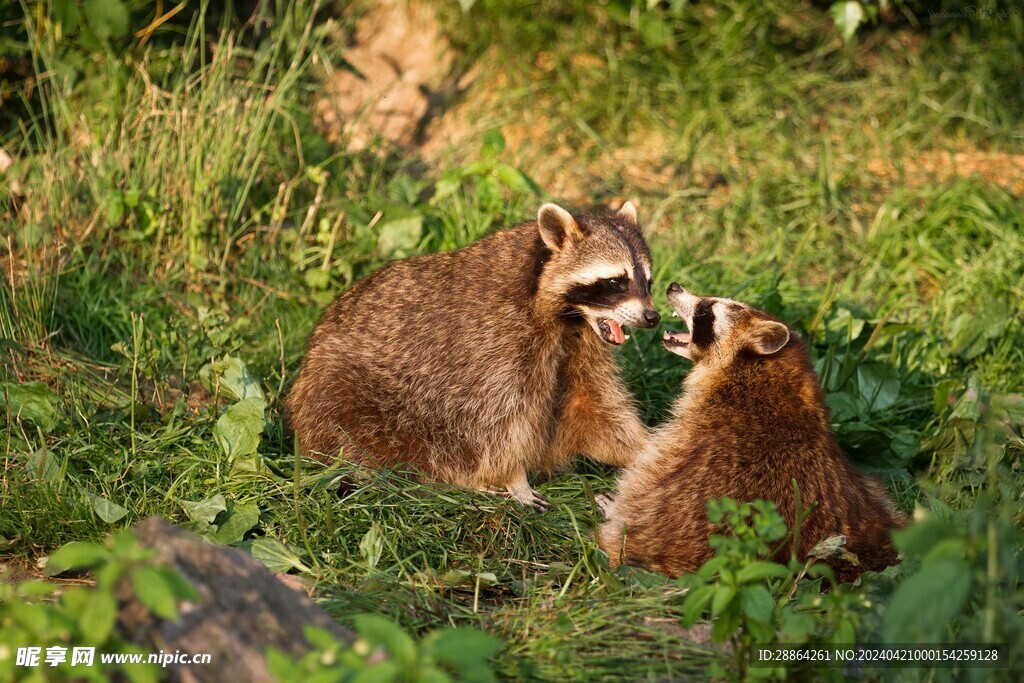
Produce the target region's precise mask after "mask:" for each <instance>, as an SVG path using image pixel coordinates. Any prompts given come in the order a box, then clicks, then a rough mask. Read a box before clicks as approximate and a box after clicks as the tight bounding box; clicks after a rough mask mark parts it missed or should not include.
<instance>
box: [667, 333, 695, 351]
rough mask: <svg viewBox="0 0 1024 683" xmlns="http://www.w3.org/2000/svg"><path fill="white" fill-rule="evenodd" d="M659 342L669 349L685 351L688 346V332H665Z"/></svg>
mask: <svg viewBox="0 0 1024 683" xmlns="http://www.w3.org/2000/svg"><path fill="white" fill-rule="evenodd" d="M661 342H662V343H663V344H664V345H665V346H666V348H669V349H685V348H686V347H687V346H689V345H690V333H689V332H676V333H674V334H673V333H672V332H666V333H665V335H664V336H663V337H662V338H661Z"/></svg>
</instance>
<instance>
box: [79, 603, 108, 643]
mask: <svg viewBox="0 0 1024 683" xmlns="http://www.w3.org/2000/svg"><path fill="white" fill-rule="evenodd" d="M115 621H117V601H116V600H115V599H114V596H113V595H111V594H110V593H108V592H106V591H103V590H93V591H91V592H90V594H89V598H88V600H86V603H85V609H84V610H83V611H82V614H81V616H80V617H79V623H80V629H81V631H82V633H87V634H89V638H90V639H91V641H92V642H95V643H97V644H98V643H105V642H106V641H107V638H109V637H110V632H111V631H112V630H113V629H114V622H115Z"/></svg>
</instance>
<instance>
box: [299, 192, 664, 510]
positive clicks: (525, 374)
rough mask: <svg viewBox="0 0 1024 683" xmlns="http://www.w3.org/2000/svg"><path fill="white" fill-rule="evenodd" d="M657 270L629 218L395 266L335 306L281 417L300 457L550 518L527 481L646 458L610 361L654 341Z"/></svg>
mask: <svg viewBox="0 0 1024 683" xmlns="http://www.w3.org/2000/svg"><path fill="white" fill-rule="evenodd" d="M659 319H660V316H659V315H658V312H657V311H655V310H654V309H653V308H652V303H651V255H650V251H649V249H648V247H647V244H646V243H645V242H644V239H643V236H642V234H641V232H640V228H639V226H638V223H637V217H636V208H635V207H634V206H633V205H632V204H631V203H629V202H627V203H626V204H625V205H624V206H623V207H622V209H620V210H619V211H618V212H617V213H615V214H608V215H583V214H581V215H576V216H573V215H571V214H570V213H569V212H567V211H566V210H564V209H562V208H561V207H559V206H557V205H555V204H545V205H544V206H542V207H541V208H540V211H539V212H538V215H537V220H536V221H531V222H528V223H524V224H522V225H518V226H515V227H512V228H507V229H505V230H500V231H498V232H495V233H493V234H491V235H489V236H487V237H484V238H483V239H481V240H479V241H477V242H475V243H473V244H471V245H469V246H467V247H464V248H462V249H458V250H456V251H452V252H448V253H438V254H429V255H425V256H419V257H416V258H412V259H408V260H404V261H396V262H393V263H390V264H388V265H386V266H384V267H383V268H381V269H380V270H378V271H377V272H376V273H374V274H373V275H371V276H370V277H368V278H366V279H365V280H362V281H361V282H359V283H357V284H356V285H355V286H354V287H352V289H350V290H349V291H348V292H346V293H345V294H343V295H341V296H340V297H338V298H337V299H336V300H335V301H334V302H333V303H332V304H331V306H330V307H329V308H328V309H327V311H326V312H325V313H324V315H323V317H322V318H321V319H320V322H319V323H318V324H317V326H316V328H315V329H314V330H313V333H312V334H311V335H310V337H309V344H308V348H307V350H306V357H305V359H304V361H303V363H302V368H301V369H300V372H299V377H298V379H297V380H296V382H295V386H294V388H293V389H292V391H291V394H290V395H289V396H288V398H287V400H286V402H285V407H286V413H287V416H288V422H289V426H290V428H291V429H292V430H293V431H294V432H295V433H296V434H297V435H298V438H299V446H300V449H301V450H302V452H303V453H306V454H309V455H311V456H313V457H317V458H319V459H321V460H324V461H333V460H335V459H336V458H338V457H339V455H340V456H341V457H343V458H345V459H346V460H348V461H352V462H357V463H362V464H367V465H371V466H383V465H391V464H397V463H406V464H410V465H413V466H415V467H416V468H417V469H418V470H420V471H421V472H423V473H425V474H426V475H427V476H429V477H432V478H434V479H437V480H441V481H447V482H451V483H454V484H459V485H464V486H470V487H475V488H481V489H484V488H490V487H504V488H506V489H507V490H508V491H509V492H510V493H511V494H512V495H513V496H514V497H515V498H517V499H518V500H519V501H521V502H523V503H524V504H530V505H535V506H538V507H543V506H544V504H545V503H544V501H543V499H541V498H540V497H539V496H538V495H537V494H536V493H535V492H534V491H533V490H532V489H531V488H530V484H529V482H528V480H527V473H529V472H535V471H538V470H551V469H554V468H557V467H559V466H562V465H564V464H566V463H568V462H569V461H570V459H571V458H572V456H573V455H574V454H579V453H582V454H586V455H588V456H590V457H592V458H594V459H595V460H599V461H601V462H605V463H611V464H614V465H626V464H629V463H630V462H631V461H632V460H633V458H634V456H635V455H636V454H637V453H639V452H640V451H642V450H643V448H644V447H645V446H646V444H647V440H648V437H649V433H648V431H647V429H646V428H645V427H644V426H643V424H642V423H641V422H640V420H639V418H638V416H637V412H636V409H635V407H634V405H633V403H632V400H631V398H630V396H629V394H628V393H627V391H626V389H625V387H624V386H623V382H622V380H621V378H620V374H619V369H618V366H617V365H616V362H615V359H614V357H613V356H612V354H611V348H612V347H613V346H617V345H619V344H622V343H623V342H624V341H625V340H626V339H628V337H627V335H626V334H625V333H624V332H623V330H622V326H623V325H633V326H641V327H654V326H655V325H656V324H657V323H658V321H659Z"/></svg>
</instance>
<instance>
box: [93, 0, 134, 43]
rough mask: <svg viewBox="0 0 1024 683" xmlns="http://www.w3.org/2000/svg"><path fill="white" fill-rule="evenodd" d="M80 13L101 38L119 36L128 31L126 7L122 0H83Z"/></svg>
mask: <svg viewBox="0 0 1024 683" xmlns="http://www.w3.org/2000/svg"><path fill="white" fill-rule="evenodd" d="M82 14H83V15H84V16H85V21H86V23H87V24H89V27H90V28H91V29H92V30H93V31H95V32H96V35H98V36H100V37H101V38H120V37H122V36H124V35H126V34H127V33H128V28H129V17H128V8H127V7H126V6H125V4H124V2H123V1H122V0H85V2H83V3H82Z"/></svg>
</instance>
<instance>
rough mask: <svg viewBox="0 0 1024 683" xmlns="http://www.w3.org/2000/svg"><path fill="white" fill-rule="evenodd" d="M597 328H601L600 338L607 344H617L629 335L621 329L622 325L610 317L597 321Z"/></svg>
mask: <svg viewBox="0 0 1024 683" xmlns="http://www.w3.org/2000/svg"><path fill="white" fill-rule="evenodd" d="M597 329H599V330H601V339H604V340H605V341H606V342H608V343H609V344H615V345H616V346H618V345H619V344H621V343H622V342H624V341H626V340H627V339H629V335H628V334H626V333H625V332H623V331H622V325H620V324H618V323H617V322H615V321H614V320H612V319H611V318H605V319H604V320H601V321H599V322H598V323H597Z"/></svg>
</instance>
